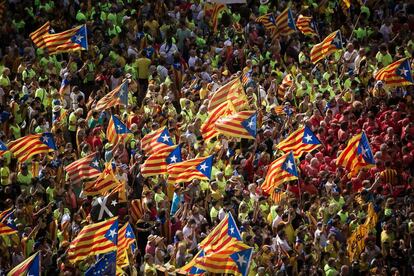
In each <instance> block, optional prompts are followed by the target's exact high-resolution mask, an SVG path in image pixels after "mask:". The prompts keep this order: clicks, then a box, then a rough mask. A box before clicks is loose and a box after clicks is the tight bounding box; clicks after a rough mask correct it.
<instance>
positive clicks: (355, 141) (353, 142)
mask: <svg viewBox="0 0 414 276" xmlns="http://www.w3.org/2000/svg"><path fill="white" fill-rule="evenodd" d="M336 163H337V164H338V166H343V167H345V169H346V170H347V171H348V172H349V173H350V175H351V176H354V175H356V174H357V173H358V172H359V170H361V169H362V168H366V167H371V166H373V165H374V164H375V160H374V155H373V154H372V150H371V147H370V145H369V141H368V138H367V136H366V135H365V132H362V133H360V134H358V135H355V136H354V137H352V138H351V139H350V140H349V141H348V145H347V146H346V148H345V149H344V150H343V151H342V152H341V154H340V155H339V156H338V158H337V159H336Z"/></svg>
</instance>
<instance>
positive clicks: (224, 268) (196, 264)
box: [182, 213, 253, 276]
mask: <svg viewBox="0 0 414 276" xmlns="http://www.w3.org/2000/svg"><path fill="white" fill-rule="evenodd" d="M199 247H200V248H201V250H200V251H199V252H198V254H197V255H196V256H195V257H194V259H193V260H192V261H190V262H189V263H188V264H187V265H185V266H184V267H183V268H182V270H184V271H187V272H188V273H189V275H197V274H201V273H203V272H205V271H209V272H212V273H230V274H234V275H243V276H245V275H247V274H248V272H249V266H250V261H251V257H252V253H253V249H252V248H251V247H249V246H247V245H246V244H244V243H243V242H242V239H241V235H240V231H239V229H238V228H237V225H236V222H235V221H234V219H233V216H232V215H231V213H228V214H227V215H226V217H225V218H224V219H223V220H222V221H221V222H220V223H219V224H218V225H217V226H216V227H215V228H214V229H213V230H212V231H211V232H210V233H209V234H208V236H207V237H206V238H205V239H204V240H203V241H202V242H201V243H200V244H199Z"/></svg>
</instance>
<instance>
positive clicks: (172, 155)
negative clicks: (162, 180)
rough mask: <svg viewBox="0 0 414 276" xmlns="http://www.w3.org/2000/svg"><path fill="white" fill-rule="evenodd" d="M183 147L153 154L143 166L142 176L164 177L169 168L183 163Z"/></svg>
mask: <svg viewBox="0 0 414 276" xmlns="http://www.w3.org/2000/svg"><path fill="white" fill-rule="evenodd" d="M181 161H182V158H181V146H171V147H167V148H165V149H161V150H159V151H157V152H156V153H153V154H152V155H150V156H149V157H148V159H147V160H145V162H144V164H143V165H142V166H141V174H142V176H144V177H149V176H153V175H164V174H166V173H167V166H168V165H169V164H174V163H177V162H181Z"/></svg>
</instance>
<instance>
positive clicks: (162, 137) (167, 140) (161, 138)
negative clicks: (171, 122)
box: [157, 128, 174, 146]
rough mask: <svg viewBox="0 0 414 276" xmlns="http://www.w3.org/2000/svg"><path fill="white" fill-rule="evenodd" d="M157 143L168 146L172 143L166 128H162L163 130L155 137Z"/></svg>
mask: <svg viewBox="0 0 414 276" xmlns="http://www.w3.org/2000/svg"><path fill="white" fill-rule="evenodd" d="M157 142H158V143H164V144H166V145H168V146H172V145H174V144H173V142H172V139H171V136H170V133H169V132H168V129H167V128H164V130H163V131H162V132H161V134H160V136H159V137H158V139H157Z"/></svg>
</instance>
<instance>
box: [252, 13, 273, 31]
mask: <svg viewBox="0 0 414 276" xmlns="http://www.w3.org/2000/svg"><path fill="white" fill-rule="evenodd" d="M256 22H258V23H261V24H263V26H264V27H265V28H266V29H267V30H272V29H273V30H276V28H277V27H276V20H275V17H274V16H273V14H271V13H268V14H265V15H262V16H259V17H258V18H256Z"/></svg>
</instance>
